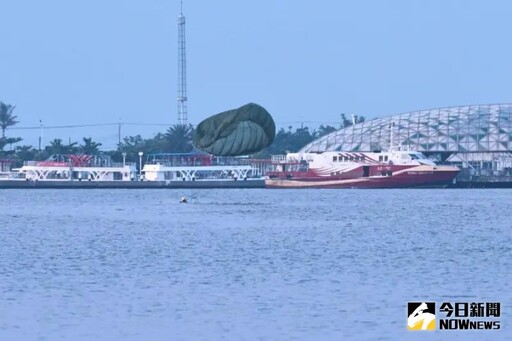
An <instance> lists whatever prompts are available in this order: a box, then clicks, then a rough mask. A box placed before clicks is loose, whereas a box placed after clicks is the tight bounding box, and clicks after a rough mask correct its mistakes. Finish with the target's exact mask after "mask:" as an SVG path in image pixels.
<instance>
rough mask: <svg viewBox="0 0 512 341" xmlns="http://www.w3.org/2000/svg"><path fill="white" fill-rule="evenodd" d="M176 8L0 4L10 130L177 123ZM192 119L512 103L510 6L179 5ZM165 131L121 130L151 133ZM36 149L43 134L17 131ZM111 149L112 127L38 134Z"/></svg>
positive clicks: (228, 0) (305, 117) (307, 116)
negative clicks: (251, 112)
mask: <svg viewBox="0 0 512 341" xmlns="http://www.w3.org/2000/svg"><path fill="white" fill-rule="evenodd" d="M179 7H180V5H179V1H169V0H145V1H140V0H109V1H104V0H88V1H68V0H46V1H36V0H24V1H2V3H1V4H0V12H1V13H2V20H0V36H1V37H2V53H0V101H3V102H5V103H9V104H13V105H16V114H17V115H18V117H19V120H20V121H21V122H20V123H19V124H18V126H19V127H27V126H38V125H39V120H40V119H41V120H43V122H44V125H45V126H47V127H50V126H55V125H74V124H77V125H80V124H90V123H110V122H119V121H122V122H130V123H151V124H152V123H176V121H177V113H176V111H177V109H176V87H177V80H176V79H177V25H176V23H177V16H178V14H179ZM183 10H184V15H185V16H186V19H187V26H186V29H187V30H186V34H187V63H188V65H187V66H188V98H189V103H188V107H189V121H190V122H191V123H194V124H197V123H199V122H200V121H201V120H202V119H204V118H206V117H207V116H209V115H212V114H215V113H218V112H220V111H223V110H227V109H231V108H234V107H238V106H240V105H242V104H245V103H247V102H255V103H258V104H261V105H263V106H264V107H266V108H267V109H268V110H269V112H270V113H271V114H272V116H273V117H274V119H275V121H276V122H277V124H278V127H286V126H288V125H294V126H298V125H299V124H300V122H304V123H305V124H306V125H310V126H318V125H319V124H321V123H324V124H335V123H336V122H338V121H339V120H340V114H341V113H347V114H351V113H354V114H358V115H364V116H366V117H367V118H373V117H378V116H384V115H388V114H393V113H398V112H403V111H410V110H417V109H428V108H434V107H443V106H452V105H464V104H477V103H498V102H510V101H511V95H510V83H511V79H512V58H511V52H512V47H511V45H510V37H509V33H510V24H509V23H510V14H511V13H512V2H509V1H493V0H489V1H471V0H458V1H455V0H429V1H419V0H418V1H413V0H395V1H377V0H375V1H370V0H366V1H365V0H358V1H355V0H354V1H334V0H332V1H322V0H319V1H304V0H295V1H291V0H289V1H277V0H276V1H271V0H259V1H236V0H217V1H197V0H195V1H194V0H189V1H187V0H185V1H184V7H183ZM164 129H165V127H163V126H151V125H123V128H122V134H123V135H134V134H137V133H140V134H141V135H143V136H145V137H150V136H151V135H152V134H154V133H156V132H157V131H162V130H164ZM9 134H10V135H16V136H22V137H24V138H25V141H24V143H27V144H32V145H37V139H38V137H39V130H38V129H36V130H16V131H14V130H13V131H11V132H10V133H9ZM82 136H91V137H93V138H95V139H98V140H100V141H101V142H103V143H104V147H105V148H113V147H115V143H116V142H117V136H118V127H117V126H104V127H87V128H74V129H49V128H47V129H45V131H44V140H45V142H47V141H48V140H49V139H51V138H54V137H61V138H63V139H64V140H66V141H67V140H68V139H69V138H70V139H71V140H78V139H80V138H81V137H82Z"/></svg>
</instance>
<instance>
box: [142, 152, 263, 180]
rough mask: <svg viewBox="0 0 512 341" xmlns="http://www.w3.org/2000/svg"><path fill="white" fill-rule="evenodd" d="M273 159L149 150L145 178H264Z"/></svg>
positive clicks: (144, 171) (144, 170) (144, 169)
mask: <svg viewBox="0 0 512 341" xmlns="http://www.w3.org/2000/svg"><path fill="white" fill-rule="evenodd" d="M269 166H270V162H269V161H268V160H253V159H248V158H245V157H217V156H213V155H210V154H195V153H157V154H150V155H149V156H148V160H147V162H146V163H145V164H144V168H143V169H142V173H143V176H144V180H146V181H216V182H218V181H237V180H261V179H262V178H263V176H264V175H265V172H266V171H267V169H268V167H269Z"/></svg>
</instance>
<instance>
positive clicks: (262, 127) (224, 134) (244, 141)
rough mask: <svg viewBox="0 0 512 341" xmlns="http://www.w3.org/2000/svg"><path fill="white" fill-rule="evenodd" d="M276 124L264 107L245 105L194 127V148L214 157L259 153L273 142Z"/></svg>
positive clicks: (212, 117) (251, 104)
mask: <svg viewBox="0 0 512 341" xmlns="http://www.w3.org/2000/svg"><path fill="white" fill-rule="evenodd" d="M275 134H276V125H275V123H274V120H273V119H272V116H270V114H269V113H268V111H267V110H265V108H263V107H261V106H259V105H257V104H254V103H249V104H246V105H243V106H241V107H240V108H238V109H233V110H228V111H224V112H221V113H220V114H217V115H213V116H211V117H209V118H207V119H205V120H204V121H202V122H201V123H199V125H198V126H197V128H196V130H195V133H194V139H193V141H194V146H195V147H196V148H197V149H200V150H202V151H205V152H207V153H210V154H213V155H218V156H236V155H248V154H252V153H256V152H259V151H260V150H262V149H263V148H265V147H267V146H268V145H270V144H271V143H272V141H273V140H274V136H275Z"/></svg>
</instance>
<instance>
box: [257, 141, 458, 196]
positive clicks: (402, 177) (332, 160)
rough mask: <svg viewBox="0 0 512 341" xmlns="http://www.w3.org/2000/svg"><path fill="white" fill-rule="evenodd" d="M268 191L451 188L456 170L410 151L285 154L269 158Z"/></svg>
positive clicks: (266, 178) (266, 185)
mask: <svg viewBox="0 0 512 341" xmlns="http://www.w3.org/2000/svg"><path fill="white" fill-rule="evenodd" d="M272 168H273V169H272V171H270V172H268V173H267V174H266V177H265V187H268V188H399V187H437V186H447V185H448V184H451V183H452V182H453V181H454V179H455V177H456V176H457V174H458V173H459V171H460V169H459V168H457V167H453V166H441V165H437V164H436V163H435V162H434V161H432V160H430V159H428V158H427V157H426V156H425V155H424V154H422V153H420V152H417V151H410V150H392V151H387V152H380V151H376V152H324V153H289V154H287V155H277V156H273V157H272Z"/></svg>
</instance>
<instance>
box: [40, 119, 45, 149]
mask: <svg viewBox="0 0 512 341" xmlns="http://www.w3.org/2000/svg"><path fill="white" fill-rule="evenodd" d="M39 126H40V127H41V133H40V134H39V151H41V150H42V147H43V133H44V126H43V120H39Z"/></svg>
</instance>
